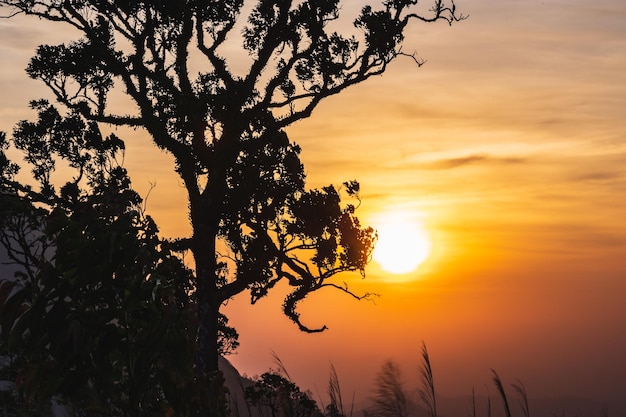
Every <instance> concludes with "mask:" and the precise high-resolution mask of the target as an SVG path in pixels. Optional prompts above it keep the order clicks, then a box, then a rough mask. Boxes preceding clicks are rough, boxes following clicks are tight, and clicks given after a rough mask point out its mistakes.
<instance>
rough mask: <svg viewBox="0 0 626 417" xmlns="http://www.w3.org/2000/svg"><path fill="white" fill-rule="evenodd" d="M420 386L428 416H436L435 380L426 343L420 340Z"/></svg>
mask: <svg viewBox="0 0 626 417" xmlns="http://www.w3.org/2000/svg"><path fill="white" fill-rule="evenodd" d="M419 373H420V379H421V382H422V388H418V390H417V392H418V393H419V396H420V399H421V400H422V403H423V404H424V406H425V407H426V411H427V412H428V416H429V417H437V400H436V399H435V382H434V380H433V370H432V366H431V365H430V357H429V356H428V350H427V349H426V343H424V342H422V366H421V367H420V370H419Z"/></svg>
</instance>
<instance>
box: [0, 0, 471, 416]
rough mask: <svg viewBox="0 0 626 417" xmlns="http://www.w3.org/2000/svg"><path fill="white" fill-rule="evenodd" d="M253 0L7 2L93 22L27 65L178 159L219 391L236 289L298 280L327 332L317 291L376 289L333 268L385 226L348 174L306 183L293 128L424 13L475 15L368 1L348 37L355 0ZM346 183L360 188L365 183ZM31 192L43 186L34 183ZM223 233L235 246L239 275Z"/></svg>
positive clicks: (58, 89)
mask: <svg viewBox="0 0 626 417" xmlns="http://www.w3.org/2000/svg"><path fill="white" fill-rule="evenodd" d="M250 3H251V4H248V3H246V5H245V6H244V2H243V0H232V1H215V0H203V1H200V0H187V1H138V0H131V1H128V0H125V1H118V0H84V1H67V0H37V1H31V0H0V6H2V8H3V9H4V10H6V11H8V13H6V14H8V15H13V14H18V13H24V14H27V15H32V16H36V17H39V18H42V19H46V20H50V21H54V22H58V23H63V24H66V25H69V26H70V27H72V28H73V29H74V30H76V31H78V32H79V33H81V36H82V37H80V38H79V39H76V40H75V41H73V42H70V43H67V44H62V45H42V46H40V47H39V48H38V49H37V53H36V55H35V57H33V58H32V60H31V62H30V64H29V65H28V68H27V72H28V74H29V75H30V76H31V77H32V78H35V79H39V80H41V81H43V82H44V83H45V84H46V85H47V86H48V87H49V88H50V90H51V91H52V92H53V93H54V95H55V97H56V99H57V101H58V102H59V103H61V104H62V105H64V106H65V107H67V109H69V111H70V112H72V113H76V114H78V115H80V116H81V117H83V118H85V119H86V120H87V121H89V122H97V123H108V124H111V125H122V126H131V127H134V128H143V129H145V130H146V131H147V132H148V133H149V134H150V136H151V138H152V140H153V141H154V143H155V145H156V146H157V147H158V148H160V149H162V150H164V151H166V152H169V153H170V154H171V155H172V156H173V157H174V160H175V170H176V173H177V174H178V175H179V176H180V178H181V179H182V182H183V184H184V187H185V189H186V191H187V196H188V201H189V219H190V222H191V226H192V230H193V232H192V236H191V238H189V239H181V240H179V241H177V242H176V243H175V245H173V247H175V248H176V250H189V251H190V252H191V254H192V255H193V259H194V271H193V273H194V281H195V288H196V291H197V301H198V321H199V331H198V337H197V340H198V353H197V361H196V378H198V379H208V380H211V381H213V383H214V386H215V387H216V392H219V385H220V383H219V378H216V376H217V375H218V361H217V359H218V351H219V346H218V332H219V318H220V313H219V310H220V307H221V306H222V305H223V304H224V302H225V301H226V300H228V299H230V298H231V297H233V296H234V295H236V294H239V293H241V292H242V291H244V290H250V292H251V296H252V302H255V301H257V300H258V299H260V298H261V297H263V296H264V295H266V294H267V292H268V291H269V290H270V289H271V288H272V287H273V286H274V285H276V283H277V282H278V281H281V280H282V281H284V282H286V283H287V284H289V285H290V286H292V287H293V291H292V292H291V293H290V294H289V295H288V296H287V297H286V299H285V301H284V305H283V310H284V312H285V314H286V315H287V316H288V317H289V318H290V319H291V320H293V321H294V322H295V323H296V324H297V325H298V327H299V328H300V329H301V330H303V331H310V332H312V331H321V330H324V329H325V326H322V327H318V328H310V327H309V326H307V325H305V324H303V323H302V321H301V319H300V316H299V314H298V312H297V310H296V305H297V303H298V302H299V301H301V300H303V299H304V298H305V297H306V296H307V295H308V294H310V293H312V292H315V291H317V290H319V289H321V288H324V287H334V288H336V289H339V290H341V291H344V292H346V293H349V294H351V295H353V296H355V297H357V298H360V296H358V295H356V294H353V293H352V292H350V290H349V289H348V288H347V287H345V286H343V285H337V284H335V283H332V282H331V281H329V279H330V278H331V277H332V276H333V275H335V274H337V273H339V272H342V271H361V272H362V271H363V268H364V266H365V264H366V262H367V261H368V259H369V255H370V252H371V248H372V243H373V240H374V233H373V231H372V230H371V229H368V228H362V227H361V226H360V224H359V222H358V220H357V219H356V217H355V216H354V209H355V206H354V205H350V204H347V205H346V204H344V205H342V204H340V196H339V190H337V189H336V188H335V187H333V186H328V187H325V188H323V189H321V190H312V191H308V190H305V188H304V173H303V169H302V166H301V164H300V161H299V158H298V153H299V148H298V147H297V146H296V145H294V144H292V143H290V142H289V140H288V139H287V137H286V135H285V133H284V132H283V131H282V129H283V128H285V127H286V126H288V125H290V124H292V123H294V122H296V121H298V120H300V119H302V118H306V117H309V116H310V115H311V113H312V111H313V110H314V109H315V108H316V106H317V105H318V104H319V103H320V101H321V100H322V99H323V98H325V97H328V96H331V95H334V94H337V93H339V92H341V91H343V90H344V89H345V88H347V87H349V86H352V85H355V84H358V83H360V82H362V81H364V80H366V79H368V78H369V77H371V76H374V75H378V74H382V73H383V72H384V71H385V69H386V68H387V65H388V64H389V63H390V62H391V61H393V60H394V59H395V58H396V57H398V56H400V55H406V54H405V53H404V52H403V51H402V49H401V45H402V41H403V38H404V30H405V29H406V27H407V25H408V24H409V23H410V22H412V21H422V22H434V21H437V20H445V21H447V22H449V23H451V22H453V21H455V20H458V19H459V18H460V17H459V16H457V15H456V14H455V5H454V2H453V0H450V2H449V3H444V2H443V1H442V0H435V1H434V3H433V6H432V8H431V9H430V10H429V11H427V12H425V13H426V14H421V12H420V10H418V9H419V8H418V7H417V6H418V0H384V1H383V2H382V4H381V6H380V7H379V8H378V9H377V8H374V7H371V6H364V7H363V8H362V9H361V12H360V14H359V15H358V16H357V17H356V19H355V20H354V27H355V28H356V33H355V34H340V33H338V32H335V31H333V30H332V29H331V28H332V27H333V26H334V25H333V24H332V23H333V22H334V21H337V20H338V19H339V14H340V7H339V0H313V1H306V2H292V1H289V0H283V1H275V2H270V1H266V0H256V1H254V2H250ZM240 22H241V23H243V22H245V25H244V26H243V30H242V29H241V27H242V25H240V24H238V23H240ZM227 40H229V41H231V40H232V41H237V40H238V41H240V42H241V45H242V47H243V50H245V52H246V53H247V56H248V58H249V60H248V62H247V64H248V65H247V67H246V69H245V71H244V72H243V73H242V74H237V73H235V72H234V68H236V66H235V65H233V63H234V62H235V61H236V62H237V63H240V62H242V58H243V57H242V56H241V55H242V54H241V53H236V54H234V55H233V54H230V55H229V52H228V48H227V47H226V46H227ZM407 56H409V57H411V58H413V59H414V60H415V62H417V63H418V64H421V61H419V60H418V59H417V58H415V56H413V55H407ZM192 60H193V65H191V61H192ZM192 67H193V68H200V72H195V71H194V70H192V69H191V68H192ZM114 90H119V91H121V92H124V93H125V94H126V95H127V96H128V97H130V98H131V99H132V100H133V102H134V104H135V106H136V112H135V113H134V114H124V113H121V112H119V109H117V110H118V111H116V109H114V108H112V107H111V105H110V103H109V100H108V99H109V96H110V95H111V93H112V92H113V91H114ZM52 187H53V185H52V184H50V189H46V188H45V187H44V188H43V189H42V190H41V191H39V192H38V193H40V194H46V195H47V194H48V193H50V192H52V191H53V189H52ZM344 190H345V191H346V192H347V194H348V195H349V196H352V197H356V196H357V192H358V184H357V183H356V182H349V183H346V184H345V186H344ZM70 191H71V190H69V189H67V190H66V192H70ZM18 193H19V194H20V195H21V196H22V197H28V198H31V199H36V197H37V193H35V192H33V191H32V190H30V189H28V190H27V189H24V188H20V189H18ZM218 241H222V242H224V243H225V245H226V247H227V248H228V250H229V252H230V253H229V254H228V256H227V258H224V259H229V260H230V261H229V262H227V265H228V271H227V273H225V270H224V265H223V261H224V259H222V258H221V257H220V255H219V254H218V246H217V242H218ZM205 414H206V413H205Z"/></svg>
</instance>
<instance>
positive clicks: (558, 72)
mask: <svg viewBox="0 0 626 417" xmlns="http://www.w3.org/2000/svg"><path fill="white" fill-rule="evenodd" d="M457 4H458V7H459V8H461V9H462V11H463V13H464V14H469V15H470V18H469V19H468V20H467V21H464V22H462V23H460V24H457V25H455V26H453V27H452V28H449V27H448V26H447V25H445V24H439V25H417V26H415V27H414V29H413V30H412V31H411V33H410V34H409V35H408V36H407V42H406V44H405V50H406V51H413V50H416V51H418V52H419V55H420V56H421V57H423V58H425V59H427V60H428V63H427V64H426V65H425V66H423V67H422V68H419V69H418V68H417V67H416V66H415V65H413V64H412V63H411V62H410V60H408V59H406V60H399V61H397V62H396V63H395V64H394V65H392V66H391V67H390V69H389V71H388V72H387V73H386V74H385V75H384V76H382V77H377V78H375V79H372V80H370V81H368V82H367V83H365V84H362V85H360V86H357V87H356V88H353V89H352V90H350V91H347V92H345V93H344V94H342V95H340V96H336V97H332V98H329V99H327V100H326V102H325V103H323V104H322V105H321V106H320V107H319V108H318V110H317V111H316V112H314V114H313V116H312V117H311V118H310V119H308V120H306V121H303V122H301V123H299V124H297V125H294V126H293V127H291V128H290V129H289V135H290V137H291V139H292V140H294V141H296V142H298V143H299V144H300V145H301V146H302V148H303V153H302V157H303V159H304V162H305V166H306V169H307V173H308V181H309V184H310V186H320V185H325V184H327V183H335V184H339V183H341V182H342V181H344V180H348V179H353V178H356V179H358V180H359V181H360V182H361V189H362V197H363V204H362V206H361V208H360V210H359V211H360V216H361V218H362V219H363V220H364V221H365V222H366V223H367V221H368V219H369V220H371V219H372V218H373V217H374V216H375V215H376V213H379V212H381V211H385V210H388V209H391V208H402V209H405V210H415V211H416V212H417V213H419V215H420V216H422V218H423V220H424V224H425V227H426V228H427V229H428V231H429V232H430V234H431V235H432V237H433V255H432V256H431V258H430V259H429V260H428V261H427V262H426V264H424V265H423V266H422V268H420V269H419V270H418V271H417V272H415V273H413V274H412V275H410V276H408V277H403V279H402V280H401V281H402V282H396V281H398V280H397V279H395V278H392V277H390V276H388V274H385V273H383V272H382V271H381V270H380V269H379V268H378V267H377V266H376V265H372V266H371V268H370V269H369V270H368V276H367V278H366V279H365V280H361V279H360V277H359V276H346V277H342V279H345V280H348V281H349V282H350V284H351V285H352V286H353V288H354V289H356V290H359V291H374V292H379V293H381V294H382V296H381V297H380V298H379V299H378V300H376V303H375V304H374V303H369V302H356V301H354V300H352V299H350V298H348V297H346V296H341V295H338V294H333V293H331V292H328V293H326V294H319V295H316V296H315V297H312V298H311V299H310V300H309V301H307V302H306V303H303V304H302V313H303V319H304V321H305V322H306V323H310V324H311V325H316V324H324V323H325V324H327V325H328V327H329V330H328V331H327V332H325V333H324V334H318V335H306V334H300V333H298V331H297V329H296V328H295V326H293V325H292V324H291V323H290V322H289V321H288V320H287V319H286V318H284V317H282V316H281V314H280V300H279V299H277V298H274V297H271V298H269V299H267V300H263V301H262V302H260V303H259V304H258V305H256V306H253V307H249V306H247V299H246V296H245V295H244V296H242V297H240V298H238V299H236V300H234V301H233V302H231V303H230V304H229V305H228V306H227V314H228V315H229V316H230V317H231V321H232V323H233V324H234V325H235V327H237V329H238V330H239V332H240V334H241V338H240V341H241V344H242V346H241V348H240V349H239V353H238V354H237V355H235V356H233V357H231V358H230V359H231V361H232V362H233V363H234V364H235V365H236V366H237V367H238V368H239V369H240V370H241V371H242V372H246V373H248V374H250V375H253V374H256V373H260V372H263V371H265V370H266V369H267V368H268V367H270V366H271V365H272V358H271V355H270V352H271V351H275V352H276V353H277V354H278V355H279V356H280V357H281V359H282V360H283V362H284V363H285V365H286V366H287V368H288V370H289V371H290V374H291V376H292V377H293V378H294V379H295V381H296V382H298V383H300V384H301V385H302V386H303V387H305V388H310V389H313V390H315V387H317V389H318V390H319V391H321V392H324V391H325V389H326V380H327V376H328V369H329V365H330V363H331V362H332V363H333V364H334V365H335V367H336V368H337V371H338V372H339V376H340V378H341V380H342V381H343V382H344V384H345V389H346V391H347V392H349V393H351V392H352V390H355V391H356V394H357V398H365V397H367V395H369V381H371V380H372V378H373V376H374V374H375V373H376V372H377V370H378V369H379V367H380V365H381V364H382V362H383V361H384V360H385V359H388V358H392V359H395V360H397V361H398V362H400V363H401V365H402V367H403V370H404V372H405V375H406V378H407V382H411V381H414V380H415V376H416V374H417V371H416V368H417V365H418V358H419V349H420V345H421V342H422V341H425V342H426V344H427V346H428V348H429V351H430V353H431V357H432V363H433V367H434V371H435V378H436V383H437V384H438V386H439V390H440V393H441V394H444V395H469V394H470V392H471V389H472V386H475V387H476V388H477V390H480V389H482V388H483V387H484V385H485V384H488V383H490V371H489V369H490V368H494V369H496V370H497V371H498V372H499V373H500V376H501V377H502V378H503V379H504V380H505V382H507V381H510V382H513V381H514V380H515V379H520V380H522V381H523V382H524V384H525V385H526V388H527V389H528V391H529V394H530V395H531V396H550V395H564V394H577V395H582V396H590V397H595V398H598V399H601V400H602V399H607V398H611V397H619V396H621V395H623V388H622V387H623V381H625V380H626V359H625V356H624V352H626V303H624V299H625V296H626V222H625V221H624V220H623V218H624V214H626V122H625V120H626V119H625V117H626V52H625V51H626V23H625V22H626V3H624V2H623V1H622V0H595V1H593V2H591V1H582V0H570V1H565V0H545V1H538V0H537V1H535V0H531V1H524V2H521V1H514V0H501V1H498V2H494V1H491V2H488V1H486V0H465V1H462V0H459V1H458V2H457ZM63 39H64V38H63V34H62V33H59V32H56V31H51V29H50V26H48V25H43V24H40V23H39V22H36V21H33V20H24V19H21V20H20V19H11V20H4V19H3V20H0V57H1V58H0V130H7V131H10V129H11V126H12V125H13V124H14V123H15V122H16V121H17V120H19V119H21V118H25V117H28V113H27V112H26V111H25V109H26V103H27V102H28V100H30V99H34V98H38V97H39V96H41V95H43V94H45V91H44V87H42V86H40V85H39V84H37V83H35V82H34V81H31V80H28V79H27V77H26V75H25V74H24V71H23V68H24V67H25V66H26V63H27V61H28V58H29V57H30V55H31V54H32V52H33V51H34V47H35V46H36V45H37V44H38V43H42V42H56V41H57V40H58V41H59V42H60V41H62V40H63ZM134 135H135V137H132V138H130V137H128V136H125V137H126V138H127V139H129V140H128V151H127V154H126V165H127V167H128V168H129V170H130V172H131V175H132V177H133V181H134V186H135V188H136V189H137V190H138V191H139V192H140V193H143V194H145V192H146V191H147V190H148V189H149V184H150V182H156V184H157V188H156V189H155V190H153V192H152V194H151V195H150V199H149V204H148V207H149V210H150V212H151V214H153V215H154V217H155V218H156V219H157V221H158V222H159V224H160V225H161V229H162V231H163V232H164V233H165V234H168V235H177V234H184V233H187V231H188V226H187V225H186V223H185V222H186V214H185V211H184V210H185V208H186V204H185V202H184V194H183V190H182V188H181V187H180V186H179V183H178V180H177V178H176V177H175V176H174V175H173V174H172V166H171V163H170V160H169V159H168V158H167V157H165V156H164V155H162V154H159V153H158V152H157V151H154V150H153V149H152V147H151V145H150V144H149V143H148V142H147V141H146V140H145V138H143V139H142V138H141V137H140V136H141V135H140V134H137V133H135V134H134ZM130 139H132V140H130ZM280 291H281V290H280V289H278V292H280Z"/></svg>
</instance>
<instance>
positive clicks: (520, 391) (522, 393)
mask: <svg viewBox="0 0 626 417" xmlns="http://www.w3.org/2000/svg"><path fill="white" fill-rule="evenodd" d="M511 386H512V387H513V389H514V390H515V393H516V394H517V400H518V402H519V405H520V407H521V408H522V414H523V415H524V417H530V410H529V408H528V395H527V394H526V387H524V384H522V381H520V380H519V379H518V380H517V383H516V384H511Z"/></svg>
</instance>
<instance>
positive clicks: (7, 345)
mask: <svg viewBox="0 0 626 417" xmlns="http://www.w3.org/2000/svg"><path fill="white" fill-rule="evenodd" d="M33 106H34V107H35V108H36V109H37V110H38V113H39V118H38V121H37V122H36V123H30V122H22V123H20V125H19V126H18V127H17V128H16V130H15V132H14V138H13V141H12V143H13V145H14V146H15V148H17V149H14V151H15V150H21V151H23V153H24V156H25V158H24V159H25V160H26V162H27V164H28V165H30V167H31V168H32V175H33V177H34V178H35V179H36V180H37V182H38V183H39V184H38V185H39V187H38V188H39V189H40V191H33V189H31V188H29V187H28V186H25V185H23V184H20V183H19V182H17V181H16V180H15V175H16V174H17V173H18V166H17V165H16V164H14V163H12V162H11V161H10V160H9V159H8V158H7V155H6V153H5V151H6V150H7V149H8V148H9V142H8V141H7V140H6V135H5V134H4V133H2V132H0V178H1V182H0V244H2V246H3V249H5V250H6V259H3V261H4V262H7V263H8V264H9V265H12V266H13V267H14V270H15V271H16V274H15V276H13V277H7V276H2V277H0V361H1V362H0V380H4V381H14V387H13V389H8V390H7V389H6V387H5V388H3V390H4V392H2V393H0V396H2V399H3V401H2V410H1V412H2V413H3V415H4V414H6V415H21V414H20V413H19V411H20V410H21V411H25V412H27V414H28V415H32V414H33V413H35V414H38V413H41V414H42V415H48V414H49V412H50V407H51V405H52V400H54V401H55V402H57V403H60V404H62V405H63V406H64V407H66V408H67V409H69V410H71V412H74V413H77V414H79V415H96V414H97V415H101V414H102V413H103V412H105V413H106V414H107V415H136V416H139V415H142V416H143V415H165V414H167V413H168V412H172V411H173V412H175V413H176V414H177V415H189V414H190V411H191V410H193V408H194V406H197V405H198V402H199V401H198V399H197V398H199V397H200V396H205V397H206V396H207V395H206V392H204V394H202V393H203V391H202V390H203V389H204V388H203V387H202V386H201V385H200V384H195V383H194V378H193V368H194V367H193V364H194V361H195V352H196V343H195V334H196V331H197V320H196V317H197V311H196V310H197V303H196V299H195V292H194V281H193V275H192V272H191V271H190V270H189V269H188V268H186V267H185V266H184V265H183V263H182V262H181V259H180V258H179V257H178V256H176V254H175V253H173V252H172V251H171V249H170V248H169V242H167V241H163V240H161V239H159V238H158V236H157V228H156V225H155V224H154V222H153V221H152V219H151V218H150V217H149V216H146V215H145V214H144V212H143V209H142V206H141V199H140V198H139V196H138V194H137V193H135V192H134V191H133V190H132V189H131V188H130V181H129V179H128V177H127V175H126V171H125V170H124V169H123V168H122V167H121V166H119V164H118V163H117V161H118V154H119V153H120V152H122V151H123V147H124V144H123V142H122V141H120V140H119V139H118V138H116V137H115V136H114V135H111V136H109V137H103V136H102V135H101V134H100V132H99V130H98V129H97V125H96V123H85V122H84V120H83V118H82V117H81V116H80V115H78V114H76V113H75V114H72V115H70V116H68V117H62V116H61V115H60V114H59V113H58V112H56V110H55V109H54V108H52V107H51V106H50V105H49V104H47V103H45V102H38V103H33ZM57 163H64V164H67V165H68V166H69V167H70V168H72V169H73V174H74V175H73V176H72V179H71V180H70V181H68V182H67V183H66V184H65V185H64V186H62V187H61V188H60V190H59V191H58V192H57V191H56V190H55V189H54V187H53V186H52V185H51V183H50V179H51V175H52V171H53V170H54V167H55V165H56V164H57ZM219 320H220V334H219V342H218V345H219V350H220V353H222V354H223V353H227V352H228V351H230V350H232V349H233V348H235V347H236V345H237V334H236V332H235V330H234V329H232V328H229V327H228V326H227V325H226V323H227V320H226V317H225V316H220V318H219ZM16 394H19V395H16ZM199 394H201V395H199ZM88 410H89V411H88ZM85 413H86V414H85Z"/></svg>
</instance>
